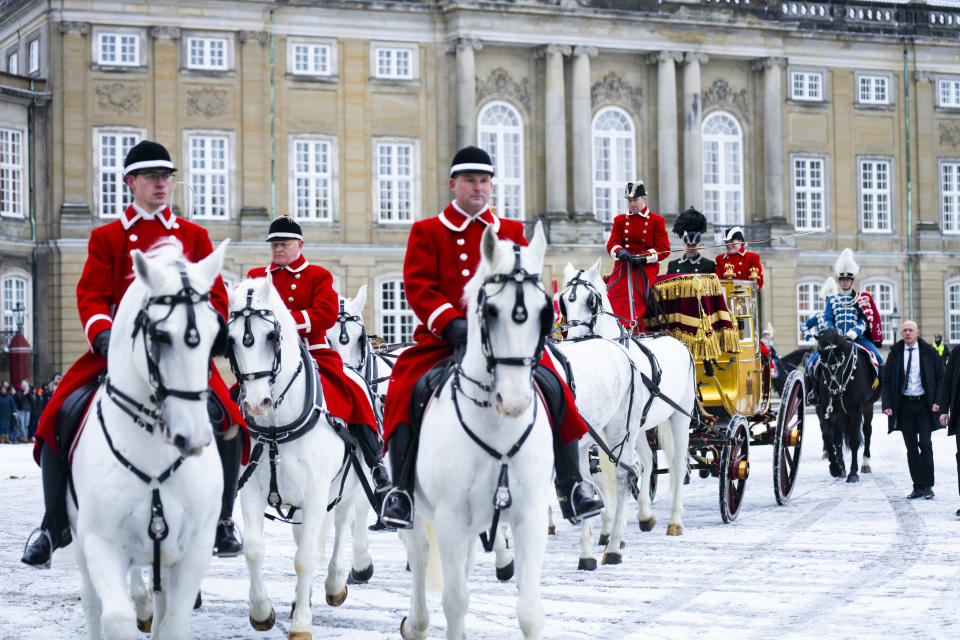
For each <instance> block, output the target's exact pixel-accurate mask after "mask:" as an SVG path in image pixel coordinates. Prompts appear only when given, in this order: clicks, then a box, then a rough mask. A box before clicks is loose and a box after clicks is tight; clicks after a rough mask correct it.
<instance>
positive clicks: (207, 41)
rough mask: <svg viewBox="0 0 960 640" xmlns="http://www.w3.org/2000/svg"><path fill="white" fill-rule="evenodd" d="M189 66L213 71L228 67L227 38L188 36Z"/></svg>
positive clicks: (189, 67)
mask: <svg viewBox="0 0 960 640" xmlns="http://www.w3.org/2000/svg"><path fill="white" fill-rule="evenodd" d="M187 68H188V69H205V70H211V71H223V70H224V69H227V39H226V38H197V37H191V38H187Z"/></svg>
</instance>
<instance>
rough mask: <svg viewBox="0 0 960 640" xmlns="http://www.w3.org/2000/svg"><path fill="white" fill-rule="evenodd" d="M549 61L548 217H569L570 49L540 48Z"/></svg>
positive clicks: (546, 89)
mask: <svg viewBox="0 0 960 640" xmlns="http://www.w3.org/2000/svg"><path fill="white" fill-rule="evenodd" d="M538 54H539V55H542V56H543V57H544V58H546V63H547V64H546V67H547V68H546V79H545V83H544V85H545V100H544V102H545V107H544V112H545V113H544V116H545V118H544V119H545V123H544V136H545V138H546V149H545V151H546V187H547V216H551V217H565V216H566V215H567V118H566V105H565V100H564V89H563V56H565V55H570V47H569V46H565V45H558V44H548V45H546V46H543V47H540V49H539V51H538Z"/></svg>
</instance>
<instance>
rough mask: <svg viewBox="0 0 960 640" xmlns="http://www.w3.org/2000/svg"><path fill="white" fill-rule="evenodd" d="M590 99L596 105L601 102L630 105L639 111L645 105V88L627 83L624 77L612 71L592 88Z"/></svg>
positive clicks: (635, 110)
mask: <svg viewBox="0 0 960 640" xmlns="http://www.w3.org/2000/svg"><path fill="white" fill-rule="evenodd" d="M590 101H591V103H592V104H593V105H594V106H596V105H597V104H599V103H601V102H615V103H618V104H621V105H624V106H627V105H629V106H631V107H632V108H633V111H634V112H638V113H639V112H640V111H641V107H643V89H640V88H639V87H633V86H631V85H629V84H627V83H626V82H624V81H623V78H621V77H620V76H618V75H617V74H616V73H615V72H613V71H611V72H610V73H608V74H607V75H606V76H605V77H604V78H603V80H601V81H600V82H597V83H596V84H594V85H593V86H592V87H591V88H590Z"/></svg>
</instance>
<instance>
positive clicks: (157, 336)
mask: <svg viewBox="0 0 960 640" xmlns="http://www.w3.org/2000/svg"><path fill="white" fill-rule="evenodd" d="M153 339H154V340H155V341H156V342H160V343H162V344H173V340H171V338H170V334H169V333H168V332H167V331H154V332H153Z"/></svg>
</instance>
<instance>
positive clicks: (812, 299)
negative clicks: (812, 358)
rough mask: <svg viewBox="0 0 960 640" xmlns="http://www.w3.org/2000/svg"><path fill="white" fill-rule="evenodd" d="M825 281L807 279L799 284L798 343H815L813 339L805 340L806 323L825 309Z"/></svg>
mask: <svg viewBox="0 0 960 640" xmlns="http://www.w3.org/2000/svg"><path fill="white" fill-rule="evenodd" d="M822 292H823V281H822V280H816V281H807V282H800V283H798V284H797V344H813V342H814V341H813V340H804V339H803V334H804V333H806V328H805V327H804V323H805V322H806V321H807V320H809V319H810V318H812V317H813V316H815V315H816V314H818V313H821V312H822V311H823V308H824V307H825V306H826V302H827V301H826V300H824V298H823V294H822Z"/></svg>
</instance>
